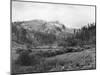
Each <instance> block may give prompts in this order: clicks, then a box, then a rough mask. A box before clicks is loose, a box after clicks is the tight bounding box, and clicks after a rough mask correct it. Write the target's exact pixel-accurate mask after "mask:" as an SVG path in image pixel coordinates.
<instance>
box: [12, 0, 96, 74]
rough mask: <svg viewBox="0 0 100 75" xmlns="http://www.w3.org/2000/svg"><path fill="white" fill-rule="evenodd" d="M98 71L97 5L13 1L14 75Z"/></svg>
mask: <svg viewBox="0 0 100 75" xmlns="http://www.w3.org/2000/svg"><path fill="white" fill-rule="evenodd" d="M95 69H96V6H95V5H83V4H82V5H81V4H70V3H68V4H67V3H53V2H38V1H16V0H12V1H11V73H12V74H14V75H16V74H34V73H50V72H63V71H64V72H67V71H81V70H95Z"/></svg>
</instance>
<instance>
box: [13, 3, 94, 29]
mask: <svg viewBox="0 0 100 75" xmlns="http://www.w3.org/2000/svg"><path fill="white" fill-rule="evenodd" d="M34 19H42V20H45V21H56V20H57V21H60V22H61V23H63V24H65V25H66V27H70V28H80V27H82V26H83V25H86V24H88V23H92V22H95V7H93V6H78V5H63V4H47V3H33V2H16V1H13V2H12V21H25V20H34Z"/></svg>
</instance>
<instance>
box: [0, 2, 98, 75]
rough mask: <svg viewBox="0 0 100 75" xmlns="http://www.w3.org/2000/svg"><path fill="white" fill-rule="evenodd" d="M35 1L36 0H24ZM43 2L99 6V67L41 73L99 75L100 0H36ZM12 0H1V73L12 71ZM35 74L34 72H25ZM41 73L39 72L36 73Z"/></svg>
mask: <svg viewBox="0 0 100 75" xmlns="http://www.w3.org/2000/svg"><path fill="white" fill-rule="evenodd" d="M24 1H34V0H24ZM35 1H43V2H56V3H72V4H87V5H96V6H97V52H96V53H97V69H96V70H83V71H69V72H53V73H40V75H66V74H68V75H75V74H77V75H80V74H81V75H99V73H100V50H99V49H100V46H99V45H100V33H99V32H100V0H35ZM9 72H10V0H0V75H9V74H10V73H9ZM25 75H33V74H25ZM34 75H39V74H34Z"/></svg>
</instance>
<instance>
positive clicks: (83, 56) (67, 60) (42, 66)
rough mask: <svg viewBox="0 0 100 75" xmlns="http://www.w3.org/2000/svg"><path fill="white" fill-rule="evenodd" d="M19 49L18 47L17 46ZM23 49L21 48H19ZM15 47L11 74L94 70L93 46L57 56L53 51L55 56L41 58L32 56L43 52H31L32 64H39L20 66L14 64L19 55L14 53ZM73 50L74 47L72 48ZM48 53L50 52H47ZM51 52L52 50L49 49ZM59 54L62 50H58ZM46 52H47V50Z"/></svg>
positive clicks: (13, 51)
mask: <svg viewBox="0 0 100 75" xmlns="http://www.w3.org/2000/svg"><path fill="white" fill-rule="evenodd" d="M18 47H19V46H18ZM21 47H23V46H21ZM16 48H17V45H16V46H14V47H13V48H12V49H13V50H12V65H13V66H12V73H37V72H55V71H69V70H85V69H86V70H87V69H95V68H96V61H95V59H96V58H95V56H96V55H95V54H96V53H95V52H96V51H95V46H90V47H89V48H88V47H83V50H82V51H77V52H63V53H61V54H57V53H56V50H55V51H53V53H54V54H55V55H53V56H50V57H44V56H43V57H42V56H40V57H39V56H38V55H34V54H36V53H38V52H40V51H41V52H40V53H41V54H42V53H43V52H44V50H43V51H42V50H40V51H39V50H37V51H36V50H33V51H32V52H31V53H30V55H32V56H35V57H36V59H35V60H33V58H32V60H33V61H32V62H33V63H34V62H36V61H37V60H38V61H39V63H36V64H34V65H33V64H32V65H28V66H22V65H20V64H16V63H15V62H16V60H17V59H18V57H19V54H17V53H16ZM23 48H24V47H23ZM73 49H75V47H74V48H73ZM49 51H50V50H49ZM51 51H52V49H51ZM59 51H60V52H61V51H63V50H59ZM47 52H48V50H47ZM45 54H46V53H45Z"/></svg>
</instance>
